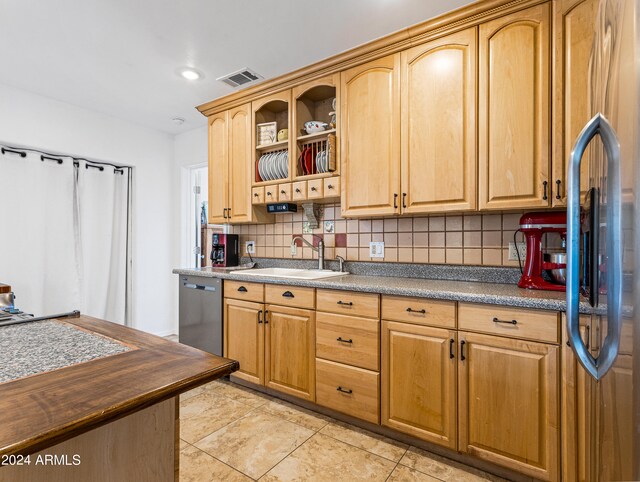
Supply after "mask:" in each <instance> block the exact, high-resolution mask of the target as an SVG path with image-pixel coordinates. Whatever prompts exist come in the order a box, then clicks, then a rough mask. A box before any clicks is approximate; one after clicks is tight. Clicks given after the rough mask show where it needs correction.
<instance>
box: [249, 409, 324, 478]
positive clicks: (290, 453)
mask: <svg viewBox="0 0 640 482" xmlns="http://www.w3.org/2000/svg"><path fill="white" fill-rule="evenodd" d="M287 422H288V420H287ZM290 423H293V422H290ZM312 432H313V430H312ZM317 434H318V432H313V433H312V434H311V435H309V437H307V438H306V439H305V440H304V442H302V443H301V444H300V445H298V446H297V447H296V448H294V449H293V450H292V451H291V452H289V453H288V454H287V455H285V456H284V457H282V458H281V459H280V460H278V461H277V462H276V463H275V464H274V465H272V466H271V468H269V469H268V470H267V471H266V472H265V473H264V474H262V475H261V476H260V477H258V479H260V478H262V477H264V476H265V475H267V474H268V473H269V472H271V471H272V470H273V469H274V468H276V467H277V466H278V465H279V464H280V463H282V462H283V461H284V460H285V459H287V458H288V457H290V456H291V455H292V454H293V453H294V452H295V451H296V450H298V449H299V448H300V447H302V446H303V445H304V444H306V443H307V442H308V441H309V440H310V439H311V438H312V437H315V436H316V435H317ZM258 479H256V480H258Z"/></svg>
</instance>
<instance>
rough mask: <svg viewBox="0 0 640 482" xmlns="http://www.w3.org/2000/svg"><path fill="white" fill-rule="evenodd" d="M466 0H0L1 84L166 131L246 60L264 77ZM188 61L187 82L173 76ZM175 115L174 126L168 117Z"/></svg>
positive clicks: (190, 115) (191, 119)
mask: <svg viewBox="0 0 640 482" xmlns="http://www.w3.org/2000/svg"><path fill="white" fill-rule="evenodd" d="M467 3H470V2H469V1H468V0H428V1H427V0H322V1H320V0H316V1H312V0H84V1H82V0H58V1H36V0H0V18H2V27H1V28H0V83H4V84H7V85H10V86H13V87H17V88H21V89H24V90H27V91H31V92H34V93H37V94H40V95H44V96H47V97H51V98H54V99H57V100H61V101H64V102H69V103H71V104H74V105H77V106H80V107H85V108H89V109H93V110H96V111H99V112H102V113H105V114H109V115H112V116H114V117H118V118H121V119H126V120H128V121H132V122H136V123H139V124H142V125H145V126H148V127H151V128H155V129H159V130H161V131H164V132H168V133H172V134H176V133H179V132H184V131H187V130H190V129H193V128H195V127H199V126H201V125H204V124H205V118H204V117H203V116H202V115H201V114H200V113H198V112H197V111H196V110H195V106H196V105H199V104H202V103H204V102H207V101H210V100H212V99H215V98H217V97H220V96H223V95H225V94H228V93H230V92H232V91H233V89H232V88H231V87H229V86H227V85H225V84H222V83H221V82H218V81H216V80H215V79H216V78H217V77H220V76H222V75H225V74H227V73H230V72H233V71H235V70H238V69H241V68H243V67H249V68H252V69H254V70H255V71H256V72H258V73H259V74H261V75H263V76H264V77H265V78H271V77H274V76H277V75H280V74H283V73H286V72H289V71H291V70H294V69H297V68H299V67H303V66H305V65H308V64H310V63H313V62H315V61H318V60H321V59H323V58H326V57H328V56H331V55H333V54H336V53H339V52H342V51H344V50H348V49H349V48H352V47H355V46H357V45H360V44H363V43H365V42H367V41H369V40H372V39H375V38H378V37H381V36H384V35H386V34H388V33H391V32H394V31H396V30H399V29H401V28H404V27H407V26H409V25H413V24H415V23H418V22H421V21H423V20H426V19H428V18H431V17H434V16H436V15H438V14H440V13H443V12H445V11H449V10H452V9H454V8H457V7H459V6H461V5H464V4H467ZM182 66H192V67H195V68H197V69H198V70H200V71H201V72H203V73H204V74H205V78H204V79H202V80H199V81H195V82H189V81H186V80H184V79H182V78H180V77H178V76H177V75H176V73H175V72H176V69H178V68H179V67H182ZM174 117H183V118H184V119H185V120H186V121H185V123H184V124H183V125H181V126H176V125H175V124H174V123H173V122H172V118H174Z"/></svg>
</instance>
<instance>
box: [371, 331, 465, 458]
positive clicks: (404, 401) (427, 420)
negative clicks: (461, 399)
mask: <svg viewBox="0 0 640 482" xmlns="http://www.w3.org/2000/svg"><path fill="white" fill-rule="evenodd" d="M455 350H456V332H455V331H454V330H446V329H442V328H431V327H427V326H417V325H411V324H409V323H397V322H393V321H385V320H383V322H382V417H381V421H382V424H383V425H386V426H388V427H391V428H393V429H396V430H399V431H400V432H404V433H407V434H409V435H413V436H414V437H418V438H420V439H423V440H426V441H428V442H433V443H436V444H440V445H444V446H445V447H449V448H451V449H454V450H455V449H456V446H457V406H456V390H457V388H456V369H457V367H456V365H457V363H456V359H455V354H454V351H455Z"/></svg>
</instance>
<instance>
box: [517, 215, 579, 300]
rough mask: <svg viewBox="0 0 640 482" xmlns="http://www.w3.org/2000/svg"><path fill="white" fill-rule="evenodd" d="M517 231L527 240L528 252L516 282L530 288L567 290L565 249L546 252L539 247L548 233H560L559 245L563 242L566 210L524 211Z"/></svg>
mask: <svg viewBox="0 0 640 482" xmlns="http://www.w3.org/2000/svg"><path fill="white" fill-rule="evenodd" d="M520 231H521V232H522V234H524V237H525V240H526V246H527V256H526V260H525V263H524V269H523V271H522V277H521V278H520V281H519V282H518V286H519V287H520V288H528V289H533V290H553V291H566V287H565V283H566V280H565V276H566V268H567V254H566V252H564V251H562V252H553V253H551V252H547V253H545V252H544V250H543V249H542V242H543V239H544V237H545V234H547V233H555V234H557V235H558V236H560V238H561V240H562V247H563V248H564V247H565V246H566V236H567V213H566V211H555V212H534V213H525V214H523V215H522V217H521V218H520ZM543 273H545V274H546V278H547V279H545V277H543Z"/></svg>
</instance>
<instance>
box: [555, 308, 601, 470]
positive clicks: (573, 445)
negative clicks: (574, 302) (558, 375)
mask: <svg viewBox="0 0 640 482" xmlns="http://www.w3.org/2000/svg"><path fill="white" fill-rule="evenodd" d="M562 321H563V323H562V345H561V347H562V383H561V384H560V387H561V390H562V397H561V399H562V407H561V421H562V425H561V430H560V433H561V435H562V480H563V481H565V482H575V481H580V482H588V481H590V480H593V476H592V474H591V469H590V463H589V461H590V459H591V458H592V457H591V454H590V446H591V443H592V440H593V439H594V438H593V437H594V433H593V426H592V420H593V409H594V407H593V396H592V392H593V379H592V378H591V377H590V376H589V375H588V374H587V372H586V371H585V370H584V369H583V368H582V367H581V366H580V364H579V363H578V360H577V359H576V357H575V355H574V354H573V350H572V348H571V346H569V339H568V336H567V330H566V316H565V315H564V314H563V316H562ZM591 332H592V330H591V316H590V315H581V316H580V335H581V336H582V340H583V341H584V343H585V345H586V346H587V348H590V338H591V336H590V335H591Z"/></svg>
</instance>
